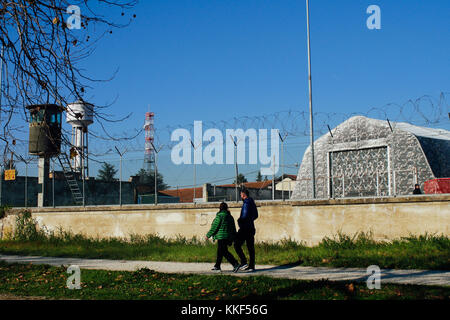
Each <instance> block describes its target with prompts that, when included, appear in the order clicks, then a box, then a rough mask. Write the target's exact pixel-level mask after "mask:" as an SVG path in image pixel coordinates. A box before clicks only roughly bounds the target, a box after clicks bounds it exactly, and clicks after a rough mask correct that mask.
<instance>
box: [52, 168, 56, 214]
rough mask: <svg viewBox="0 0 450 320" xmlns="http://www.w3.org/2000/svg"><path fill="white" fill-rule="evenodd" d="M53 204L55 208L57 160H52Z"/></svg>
mask: <svg viewBox="0 0 450 320" xmlns="http://www.w3.org/2000/svg"><path fill="white" fill-rule="evenodd" d="M52 204H53V208H54V207H55V160H54V159H52Z"/></svg>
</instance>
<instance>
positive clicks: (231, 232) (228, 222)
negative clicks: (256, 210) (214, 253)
mask: <svg viewBox="0 0 450 320" xmlns="http://www.w3.org/2000/svg"><path fill="white" fill-rule="evenodd" d="M206 236H207V237H208V238H210V237H211V236H212V237H213V239H214V240H224V239H228V240H234V237H235V236H236V225H235V223H234V218H233V216H232V215H231V214H230V213H228V212H227V211H220V212H218V213H217V214H216V217H215V218H214V221H213V222H212V225H211V229H210V230H209V232H208V233H207V234H206Z"/></svg>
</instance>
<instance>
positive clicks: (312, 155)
mask: <svg viewBox="0 0 450 320" xmlns="http://www.w3.org/2000/svg"><path fill="white" fill-rule="evenodd" d="M306 32H307V36H308V83H309V122H310V137H311V181H312V197H313V199H314V198H315V197H316V173H315V168H314V126H313V109H312V79H311V41H310V36H309V1H308V0H306Z"/></svg>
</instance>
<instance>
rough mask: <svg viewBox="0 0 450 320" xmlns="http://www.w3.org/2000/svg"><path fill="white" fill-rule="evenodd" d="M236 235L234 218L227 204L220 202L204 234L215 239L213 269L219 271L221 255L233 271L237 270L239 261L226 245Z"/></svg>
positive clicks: (231, 241) (230, 242)
mask: <svg viewBox="0 0 450 320" xmlns="http://www.w3.org/2000/svg"><path fill="white" fill-rule="evenodd" d="M235 236H236V225H235V223H234V218H233V216H232V215H231V213H230V211H229V210H228V205H227V204H226V203H225V202H222V203H221V204H220V207H219V212H218V213H217V214H216V217H215V218H214V221H213V222H212V224H211V229H210V230H209V232H208V233H207V234H206V239H209V238H211V237H213V239H214V240H217V259H216V264H215V265H214V268H212V270H213V271H221V269H220V264H221V263H222V259H223V257H225V258H226V259H227V260H228V262H230V263H231V264H232V266H233V272H237V271H238V270H239V262H238V261H237V260H236V259H235V258H234V257H233V255H232V254H231V253H230V252H229V251H228V246H230V245H231V244H232V243H233V240H234V238H235Z"/></svg>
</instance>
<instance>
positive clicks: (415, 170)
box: [414, 167, 419, 184]
mask: <svg viewBox="0 0 450 320" xmlns="http://www.w3.org/2000/svg"><path fill="white" fill-rule="evenodd" d="M414 179H415V181H414V184H417V183H419V175H418V172H417V167H414Z"/></svg>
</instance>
